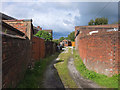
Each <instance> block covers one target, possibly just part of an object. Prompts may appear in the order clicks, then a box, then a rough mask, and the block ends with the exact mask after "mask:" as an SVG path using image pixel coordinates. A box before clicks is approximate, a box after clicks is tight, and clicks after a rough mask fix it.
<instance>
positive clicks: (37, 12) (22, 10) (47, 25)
mask: <svg viewBox="0 0 120 90" xmlns="http://www.w3.org/2000/svg"><path fill="white" fill-rule="evenodd" d="M101 1H102V0H101ZM108 1H110V0H108ZM0 11H1V12H3V13H4V14H7V15H9V16H12V17H14V18H17V19H32V20H33V25H34V26H40V27H42V28H43V29H52V30H53V38H54V39H59V38H60V37H62V36H63V37H67V35H68V34H69V33H70V32H72V31H74V30H75V26H83V25H88V22H89V21H90V20H91V19H95V18H97V17H106V18H108V20H109V24H112V23H114V22H117V21H118V2H87V1H86V2H69V1H67V2H37V1H36V2H29V1H26V2H24V1H21V2H20V1H19V2H14V1H13V2H12V1H6V2H2V9H1V10H0Z"/></svg>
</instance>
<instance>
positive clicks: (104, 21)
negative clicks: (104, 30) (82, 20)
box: [88, 17, 108, 25]
mask: <svg viewBox="0 0 120 90" xmlns="http://www.w3.org/2000/svg"><path fill="white" fill-rule="evenodd" d="M106 24H108V19H107V18H105V17H102V18H96V19H95V21H94V20H93V19H91V20H90V22H88V25H106Z"/></svg>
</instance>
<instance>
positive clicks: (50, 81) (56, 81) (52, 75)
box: [43, 59, 64, 89]
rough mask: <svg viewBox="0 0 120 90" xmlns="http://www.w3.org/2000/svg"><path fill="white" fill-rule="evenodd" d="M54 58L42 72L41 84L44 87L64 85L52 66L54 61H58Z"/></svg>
mask: <svg viewBox="0 0 120 90" xmlns="http://www.w3.org/2000/svg"><path fill="white" fill-rule="evenodd" d="M58 62H59V61H57V60H56V59H55V60H53V61H52V62H51V64H50V65H49V66H48V67H47V69H46V72H45V74H44V81H43V85H44V87H45V88H62V89H64V85H63V83H62V81H61V79H60V77H59V75H58V72H57V70H56V68H55V67H54V64H55V63H58Z"/></svg>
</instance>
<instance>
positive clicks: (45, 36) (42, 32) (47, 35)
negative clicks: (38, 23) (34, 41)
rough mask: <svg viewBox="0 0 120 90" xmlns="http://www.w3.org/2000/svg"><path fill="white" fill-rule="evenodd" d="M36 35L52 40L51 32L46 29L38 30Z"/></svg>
mask: <svg viewBox="0 0 120 90" xmlns="http://www.w3.org/2000/svg"><path fill="white" fill-rule="evenodd" d="M35 36H37V37H41V38H44V39H45V41H50V40H52V37H51V34H49V33H48V32H47V31H44V30H42V31H38V32H37V33H36V35H35Z"/></svg>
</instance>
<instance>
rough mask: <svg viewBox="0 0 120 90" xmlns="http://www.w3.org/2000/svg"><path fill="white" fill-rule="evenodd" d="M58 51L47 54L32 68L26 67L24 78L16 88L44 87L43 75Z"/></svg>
mask: <svg viewBox="0 0 120 90" xmlns="http://www.w3.org/2000/svg"><path fill="white" fill-rule="evenodd" d="M58 55H59V53H58V52H57V53H55V54H54V55H51V56H48V57H46V58H44V59H41V60H40V61H37V62H36V63H35V66H34V69H32V70H30V69H28V70H27V71H26V73H25V77H24V79H23V80H22V81H21V82H20V83H19V84H18V86H17V88H44V87H43V82H42V81H43V77H44V72H45V70H46V68H47V66H48V65H49V64H50V63H51V61H52V60H54V59H55V58H57V57H58Z"/></svg>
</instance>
